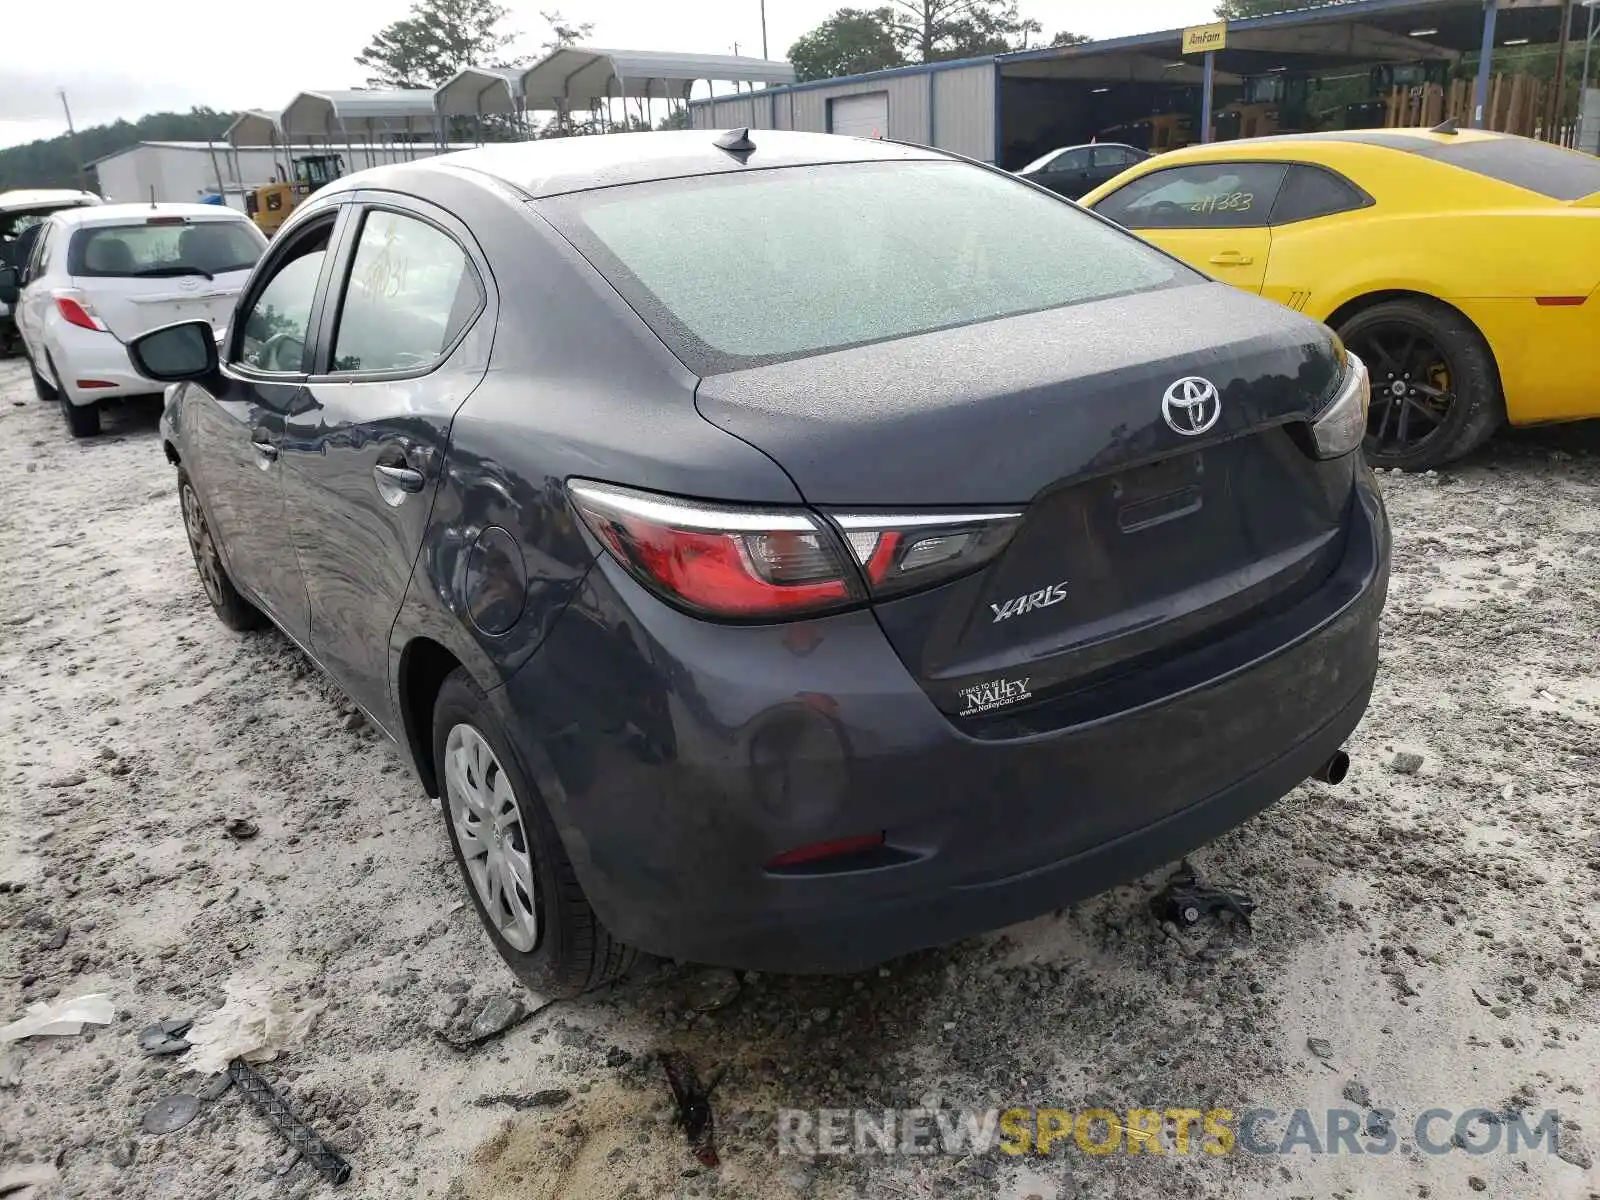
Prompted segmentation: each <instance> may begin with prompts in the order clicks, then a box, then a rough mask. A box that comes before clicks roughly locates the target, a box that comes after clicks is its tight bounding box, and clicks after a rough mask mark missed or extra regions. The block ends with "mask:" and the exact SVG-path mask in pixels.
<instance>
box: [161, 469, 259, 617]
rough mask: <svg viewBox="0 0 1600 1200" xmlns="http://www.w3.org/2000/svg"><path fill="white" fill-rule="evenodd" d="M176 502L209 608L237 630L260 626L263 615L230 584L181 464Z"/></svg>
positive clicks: (214, 542)
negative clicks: (209, 604) (181, 512)
mask: <svg viewBox="0 0 1600 1200" xmlns="http://www.w3.org/2000/svg"><path fill="white" fill-rule="evenodd" d="M178 504H179V507H181V508H182V509H183V532H184V536H186V537H187V538H188V539H189V553H191V554H193V555H194V567H195V570H196V571H197V572H199V575H200V586H201V587H203V588H204V589H205V593H206V599H207V600H209V601H211V608H212V610H213V611H214V612H215V613H216V614H217V617H218V619H219V620H221V622H222V623H223V624H224V625H226V626H227V627H228V628H229V629H232V630H235V631H237V632H239V633H243V632H244V631H246V630H248V629H260V628H261V627H262V626H263V625H265V624H266V623H267V619H266V618H265V617H263V616H262V615H261V610H260V609H258V608H257V607H256V606H255V605H253V604H251V603H250V601H248V600H246V599H245V598H244V597H243V596H241V595H240V594H239V589H238V588H236V587H234V586H233V580H232V579H231V578H229V576H228V571H227V568H226V567H224V566H223V565H222V556H221V554H219V553H218V552H217V543H216V541H215V540H214V539H213V538H212V536H211V526H210V525H209V524H207V523H206V514H205V509H203V508H201V507H200V497H199V496H198V495H197V494H196V493H195V490H194V484H192V483H190V482H189V473H188V472H187V471H185V470H184V469H183V468H182V467H180V468H178Z"/></svg>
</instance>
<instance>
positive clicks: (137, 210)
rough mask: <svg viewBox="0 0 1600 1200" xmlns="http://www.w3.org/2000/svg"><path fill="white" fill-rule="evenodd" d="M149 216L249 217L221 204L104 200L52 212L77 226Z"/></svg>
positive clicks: (135, 221) (64, 222) (134, 220)
mask: <svg viewBox="0 0 1600 1200" xmlns="http://www.w3.org/2000/svg"><path fill="white" fill-rule="evenodd" d="M150 217H184V218H187V219H189V220H202V219H211V220H217V219H219V218H220V219H222V220H235V221H248V220H249V218H248V217H246V216H245V215H244V214H243V213H242V212H239V211H238V210H237V209H233V208H226V207H224V206H222V205H220V204H101V205H98V206H96V207H94V208H68V209H63V210H62V211H60V212H57V213H52V214H51V219H52V220H54V221H57V222H59V223H60V224H62V225H69V226H72V227H74V228H76V227H78V226H83V225H127V224H138V223H141V222H143V221H145V220H146V219H148V218H150Z"/></svg>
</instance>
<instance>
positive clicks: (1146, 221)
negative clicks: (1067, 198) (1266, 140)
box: [1095, 162, 1288, 293]
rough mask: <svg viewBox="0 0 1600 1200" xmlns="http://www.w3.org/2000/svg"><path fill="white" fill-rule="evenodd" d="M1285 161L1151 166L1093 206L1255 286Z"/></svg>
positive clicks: (1215, 274)
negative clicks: (1157, 167) (1148, 169)
mask: <svg viewBox="0 0 1600 1200" xmlns="http://www.w3.org/2000/svg"><path fill="white" fill-rule="evenodd" d="M1287 173H1288V167H1287V166H1286V165H1285V164H1283V163H1267V162H1254V163H1251V162H1244V163H1209V162H1208V163H1189V164H1186V165H1184V166H1179V167H1168V168H1167V169H1166V170H1163V171H1151V172H1150V173H1149V174H1147V175H1141V176H1139V177H1138V178H1137V179H1134V180H1132V181H1131V182H1129V183H1128V184H1126V185H1125V186H1123V187H1121V188H1118V189H1117V190H1116V191H1114V192H1112V193H1111V194H1110V195H1109V196H1106V197H1105V198H1104V199H1102V200H1101V201H1100V203H1098V204H1097V205H1095V211H1096V212H1098V213H1099V214H1100V215H1101V216H1103V217H1109V218H1110V219H1111V220H1113V221H1115V222H1117V224H1119V225H1122V226H1123V227H1124V228H1127V229H1132V230H1134V231H1135V232H1137V233H1138V234H1139V235H1140V236H1141V237H1145V238H1148V239H1149V240H1150V241H1152V242H1154V243H1155V244H1156V245H1158V246H1160V247H1161V248H1162V249H1164V250H1168V251H1170V252H1171V253H1173V254H1176V255H1177V256H1178V257H1179V258H1181V259H1183V260H1184V261H1185V262H1187V263H1189V264H1190V265H1191V266H1194V267H1197V268H1198V269H1200V270H1202V271H1204V272H1205V273H1206V274H1208V275H1210V276H1211V277H1212V278H1214V279H1218V280H1221V281H1222V282H1223V283H1227V284H1231V285H1232V286H1234V287H1236V288H1240V289H1242V290H1243V291H1247V292H1257V293H1259V292H1260V291H1261V286H1262V283H1263V282H1264V281H1265V280H1266V275H1267V261H1268V258H1269V257H1270V255H1271V252H1272V225H1271V213H1272V206H1273V204H1274V202H1275V201H1276V200H1277V196H1278V191H1279V189H1280V188H1281V187H1282V186H1283V182H1284V177H1285V176H1286V175H1287Z"/></svg>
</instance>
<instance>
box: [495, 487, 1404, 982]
mask: <svg viewBox="0 0 1600 1200" xmlns="http://www.w3.org/2000/svg"><path fill="white" fill-rule="evenodd" d="M1358 474H1359V476H1360V478H1361V482H1360V485H1359V487H1358V490H1357V496H1356V499H1355V503H1354V504H1353V506H1352V514H1351V521H1350V530H1349V536H1348V538H1347V545H1346V549H1345V554H1344V560H1343V562H1342V563H1341V564H1340V566H1339V567H1338V568H1337V569H1336V571H1335V573H1334V576H1333V578H1331V579H1330V580H1329V582H1328V584H1327V586H1326V587H1325V588H1324V589H1323V590H1322V592H1320V593H1319V594H1318V596H1317V597H1315V598H1313V599H1311V600H1307V601H1306V606H1308V607H1305V608H1304V610H1303V611H1302V612H1301V613H1300V614H1299V615H1300V616H1301V617H1302V621H1301V624H1300V626H1299V627H1298V629H1297V630H1296V631H1295V633H1294V635H1293V636H1292V637H1290V638H1288V639H1285V638H1283V637H1282V636H1281V634H1282V630H1283V629H1284V628H1287V626H1286V625H1285V624H1284V620H1286V619H1288V618H1290V617H1292V616H1293V614H1281V618H1280V619H1279V620H1275V621H1274V622H1272V623H1270V626H1271V627H1270V629H1267V630H1265V631H1262V630H1256V631H1244V632H1241V633H1238V634H1235V635H1233V636H1234V637H1235V638H1238V639H1246V640H1247V639H1249V638H1250V637H1252V636H1254V637H1256V638H1257V639H1258V640H1259V644H1257V645H1254V646H1251V645H1247V644H1244V643H1243V642H1241V644H1240V645H1239V646H1235V647H1234V649H1236V650H1242V651H1243V652H1244V658H1243V659H1241V660H1240V661H1239V662H1237V663H1236V664H1235V666H1234V667H1233V668H1231V669H1229V670H1227V671H1225V672H1220V673H1219V674H1217V675H1216V676H1215V677H1213V678H1210V679H1208V680H1206V681H1204V682H1203V683H1200V684H1199V685H1197V686H1191V687H1188V688H1186V689H1185V690H1183V691H1181V692H1179V693H1178V694H1175V695H1171V696H1168V697H1167V698H1165V699H1163V700H1162V701H1160V702H1158V703H1155V704H1146V705H1143V706H1141V707H1138V708H1136V709H1132V710H1129V711H1125V712H1119V713H1116V714H1115V715H1112V716H1109V717H1102V718H1100V719H1097V720H1094V721H1090V722H1086V723H1083V724H1078V725H1069V726H1066V727H1063V728H1059V729H1054V730H1051V731H1050V732H1048V733H1041V734H1036V735H1031V736H1027V737H1020V738H1013V739H1007V740H1000V741H993V740H989V741H980V740H977V739H974V738H972V737H969V736H967V735H966V734H964V733H963V732H962V730H960V729H959V728H957V727H956V726H955V725H954V724H953V723H952V722H951V720H949V719H948V718H946V717H945V716H943V715H942V714H941V713H939V711H938V710H937V709H936V708H935V707H934V705H933V704H932V703H931V702H930V701H929V699H928V698H927V696H926V694H925V693H924V692H923V691H922V689H921V688H920V687H918V685H917V684H916V682H915V681H914V680H913V679H912V678H911V677H910V675H909V674H908V673H907V672H906V670H905V668H904V666H903V665H902V664H901V662H900V660H899V659H898V657H896V655H895V654H894V652H893V651H892V649H891V648H890V646H889V644H888V642H887V640H886V639H885V638H884V636H883V633H882V631H881V630H880V629H879V628H878V626H877V623H876V621H875V620H874V619H873V617H872V616H871V614H869V613H864V612H856V613H846V614H841V615H838V616H835V617H830V618H826V619H822V620H817V621H812V622H806V623H803V624H795V625H789V626H769V627H759V628H730V627H717V626H711V625H707V624H705V623H702V622H698V621H694V620H692V619H690V618H687V617H684V616H682V615H680V614H678V613H676V612H673V611H671V610H670V609H668V608H666V607H665V606H663V605H661V604H659V603H658V602H656V601H655V600H654V599H652V598H651V597H650V596H648V595H647V594H645V593H644V592H643V591H642V590H641V589H639V588H638V587H637V586H636V585H634V584H633V583H632V581H631V580H629V579H628V578H627V577H626V576H624V575H622V574H621V573H620V572H618V571H616V570H615V569H614V566H613V564H611V563H610V562H609V560H602V561H601V562H600V563H599V564H598V565H597V567H596V569H595V571H594V572H592V573H591V576H590V579H589V580H588V581H587V582H586V584H585V587H584V589H583V595H582V596H581V597H580V598H579V599H578V600H576V601H574V603H573V605H572V606H571V607H570V608H569V609H568V610H567V612H566V613H565V614H564V615H563V616H562V618H561V620H560V621H559V622H558V623H557V625H556V627H555V629H554V630H553V631H552V632H551V634H550V636H549V637H548V639H547V640H546V642H545V643H544V645H543V647H542V648H541V649H540V651H539V653H538V654H537V655H536V656H535V657H534V659H533V660H531V661H530V662H529V664H528V665H527V666H526V667H525V668H523V670H521V671H520V672H519V673H518V674H517V675H516V676H514V677H513V678H512V680H511V681H510V682H509V683H508V684H507V685H506V687H504V688H502V689H497V690H496V692H495V693H494V696H495V699H496V703H497V704H498V705H499V706H500V709H501V714H500V715H501V716H502V718H503V719H504V721H505V722H506V724H507V726H508V728H509V729H511V730H512V731H513V739H514V741H515V743H516V745H517V748H518V752H519V754H520V755H521V756H522V758H523V765H524V766H525V767H526V768H527V770H528V773H529V775H530V777H531V778H533V779H534V780H535V782H536V784H537V786H538V787H539V788H540V790H541V792H542V793H543V796H544V798H545V800H546V802H547V803H548V805H549V807H550V810H551V812H552V814H553V816H554V818H555V821H556V824H557V826H558V828H559V829H560V831H561V833H562V837H563V840H564V842H565V845H566V847H567V850H568V853H569V855H570V856H571V858H572V860H573V863H574V866H575V868H576V869H577V871H578V875H579V878H580V881H581V882H582V883H583V886H584V888H585V891H586V892H587V894H588V897H589V900H590V902H591V903H592V904H593V906H594V908H595V910H596V912H597V914H598V915H599V916H600V918H601V920H603V921H604V922H605V923H606V924H607V925H608V926H609V927H610V928H611V929H612V931H613V932H615V933H616V934H617V935H618V936H619V937H621V938H623V939H625V940H627V941H629V942H632V943H633V944H635V945H637V946H639V947H641V948H642V949H645V950H648V951H652V952H654V953H657V954H662V955H666V956H671V957H677V958H684V959H690V960H694V961H699V962H710V963H722V964H727V965H730V966H737V967H749V968H755V969H762V970H775V971H786V972H832V971H845V970H854V969H859V968H862V967H866V966H870V965H872V964H873V963H876V962H880V961H883V960H884V959H886V958H890V957H893V956H895V955H897V954H902V953H905V952H908V951H911V950H915V949H919V948H922V947H926V946H930V945H935V944H938V943H942V942H948V941H950V940H953V939H955V938H959V937H964V936H967V935H970V934H975V933H979V932H982V931H985V930H989V929H994V928H998V927H1000V926H1003V925H1007V924H1010V923H1013V922H1016V921H1019V920H1024V919H1027V918H1029V917H1032V916H1036V915H1038V914H1040V913H1042V912H1046V911H1049V910H1051V909H1054V908H1059V907H1061V906H1063V905H1067V904H1071V903H1073V902H1075V901H1078V900H1081V899H1083V898H1085V897H1087V896H1090V895H1093V894H1095V893H1097V892H1100V891H1103V890H1104V889H1105V888H1107V887H1110V886H1112V885H1114V884H1116V883H1119V882H1122V881H1125V880H1128V879H1131V878H1134V877H1137V876H1138V875H1140V874H1143V873H1144V872H1146V871H1148V870H1150V869H1152V868H1154V867H1156V866H1159V865H1160V864H1161V863H1163V862H1167V861H1170V860H1172V859H1174V858H1176V857H1178V856H1180V855H1182V854H1184V853H1186V852H1187V851H1189V850H1191V849H1193V848H1194V847H1196V846H1198V845H1201V844H1203V843H1204V842H1206V841H1208V840H1210V839H1211V838H1214V837H1216V836H1217V835H1218V834H1220V833H1222V832H1224V831H1226V830H1227V829H1229V828H1231V827H1233V826H1235V825H1237V824H1239V823H1240V822H1242V821H1244V820H1246V819H1248V818H1249V817H1250V816H1252V815H1253V814H1255V813H1258V812H1260V811H1261V810H1262V809H1264V808H1266V807H1268V806H1269V805H1271V804H1272V803H1274V802H1275V801H1276V800H1278V799H1279V798H1280V797H1282V796H1283V795H1284V794H1285V793H1287V792H1288V791H1289V790H1291V789H1292V788H1293V787H1294V786H1295V785H1297V784H1298V783H1300V782H1301V781H1302V780H1304V779H1305V778H1306V777H1307V776H1309V775H1310V774H1311V773H1312V772H1313V771H1314V770H1315V769H1316V768H1317V767H1318V766H1320V765H1321V764H1322V763H1323V762H1324V761H1325V760H1326V759H1327V758H1328V757H1329V756H1330V755H1332V754H1333V752H1334V751H1335V750H1337V749H1338V748H1339V746H1340V744H1341V743H1342V742H1344V741H1345V739H1346V738H1347V737H1348V736H1349V735H1350V733H1351V731H1352V730H1353V729H1354V728H1355V727H1356V725H1357V723H1358V722H1359V721H1360V719H1361V716H1362V713H1363V712H1364V711H1365V708H1366V704H1367V700H1368V697H1369V695H1370V693H1371V689H1372V683H1373V678H1374V675H1375V673H1376V669H1377V654H1378V618H1379V614H1380V612H1381V610H1382V607H1383V602H1384V598H1385V593H1386V589H1387V579H1388V556H1389V541H1388V526H1387V522H1386V519H1385V517H1384V512H1383V506H1382V501H1381V499H1380V498H1379V496H1378V493H1377V490H1376V486H1375V484H1374V483H1373V482H1372V477H1371V474H1370V472H1368V471H1366V470H1365V468H1362V469H1360V471H1359V472H1358ZM880 830H881V831H884V832H885V833H886V835H887V845H888V847H889V848H888V849H885V850H884V851H882V852H875V853H873V854H869V855H867V856H865V857H863V858H861V859H858V860H856V861H855V862H853V863H851V864H849V865H850V866H851V867H852V868H854V869H849V870H841V869H839V864H838V863H834V864H830V865H829V866H828V868H827V869H819V868H817V867H815V866H814V867H813V868H811V869H810V870H809V871H806V870H799V869H791V870H789V871H788V872H775V871H771V870H767V869H766V868H765V867H764V864H766V863H768V862H769V861H770V860H771V859H772V857H773V856H775V855H777V854H780V853H782V852H784V851H786V850H791V849H794V848H796V847H800V846H806V845H811V844H813V843H817V842H823V841H828V840H832V839H836V838H842V837H850V836H853V835H859V834H863V833H869V832H874V831H880Z"/></svg>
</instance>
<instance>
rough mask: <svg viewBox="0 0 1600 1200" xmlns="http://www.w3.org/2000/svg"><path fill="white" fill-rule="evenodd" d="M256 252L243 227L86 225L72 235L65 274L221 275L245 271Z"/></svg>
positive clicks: (257, 243)
mask: <svg viewBox="0 0 1600 1200" xmlns="http://www.w3.org/2000/svg"><path fill="white" fill-rule="evenodd" d="M262 249H263V247H262V244H261V239H260V237H259V236H258V235H257V234H256V233H255V232H254V227H253V226H251V225H249V224H247V223H246V222H244V221H185V222H181V223H180V222H171V221H163V220H160V219H159V218H156V219H153V220H152V221H149V222H141V223H139V224H136V225H91V226H88V227H87V228H84V229H79V230H78V231H77V232H76V233H74V234H73V235H72V241H71V243H70V244H69V246H68V249H67V273H68V274H69V275H80V276H85V275H86V276H90V277H99V278H115V279H157V278H160V277H162V276H178V275H224V274H227V273H229V272H232V271H248V270H249V269H250V268H251V267H253V266H255V265H256V260H257V259H258V258H260V257H261V251H262Z"/></svg>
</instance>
